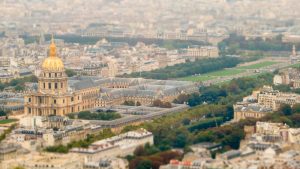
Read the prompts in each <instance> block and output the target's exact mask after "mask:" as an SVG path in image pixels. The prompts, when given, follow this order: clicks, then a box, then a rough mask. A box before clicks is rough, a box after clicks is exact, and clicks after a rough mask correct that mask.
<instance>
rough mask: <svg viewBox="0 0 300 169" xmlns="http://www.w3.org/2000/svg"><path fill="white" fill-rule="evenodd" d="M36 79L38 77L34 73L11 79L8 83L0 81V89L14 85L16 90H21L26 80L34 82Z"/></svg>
mask: <svg viewBox="0 0 300 169" xmlns="http://www.w3.org/2000/svg"><path fill="white" fill-rule="evenodd" d="M37 81H38V78H37V77H36V76H34V75H32V76H26V77H23V78H17V79H13V80H11V81H10V82H9V83H0V91H3V90H4V88H6V87H10V86H11V87H14V89H15V90H16V91H22V90H24V89H25V83H26V82H32V83H36V82H37Z"/></svg>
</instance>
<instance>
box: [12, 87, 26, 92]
mask: <svg viewBox="0 0 300 169" xmlns="http://www.w3.org/2000/svg"><path fill="white" fill-rule="evenodd" d="M14 89H15V91H18V92H19V91H23V90H25V88H24V87H23V86H20V85H17V86H16V87H15V88H14Z"/></svg>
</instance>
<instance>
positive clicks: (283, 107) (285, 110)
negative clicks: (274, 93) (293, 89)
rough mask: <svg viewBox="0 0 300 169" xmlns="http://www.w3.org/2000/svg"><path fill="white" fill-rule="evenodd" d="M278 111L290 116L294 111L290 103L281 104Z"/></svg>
mask: <svg viewBox="0 0 300 169" xmlns="http://www.w3.org/2000/svg"><path fill="white" fill-rule="evenodd" d="M278 112H280V113H282V114H284V115H286V116H289V115H291V114H292V113H293V112H292V108H291V106H290V105H288V104H282V105H280V107H279V109H278Z"/></svg>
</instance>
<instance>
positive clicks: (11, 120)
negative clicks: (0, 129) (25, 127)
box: [0, 119, 17, 124]
mask: <svg viewBox="0 0 300 169" xmlns="http://www.w3.org/2000/svg"><path fill="white" fill-rule="evenodd" d="M15 121H17V120H16V119H6V120H0V124H8V123H12V122H15Z"/></svg>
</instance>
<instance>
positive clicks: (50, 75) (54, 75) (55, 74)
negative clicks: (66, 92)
mask: <svg viewBox="0 0 300 169" xmlns="http://www.w3.org/2000/svg"><path fill="white" fill-rule="evenodd" d="M47 75H48V76H47ZM61 76H62V73H44V77H61Z"/></svg>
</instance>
